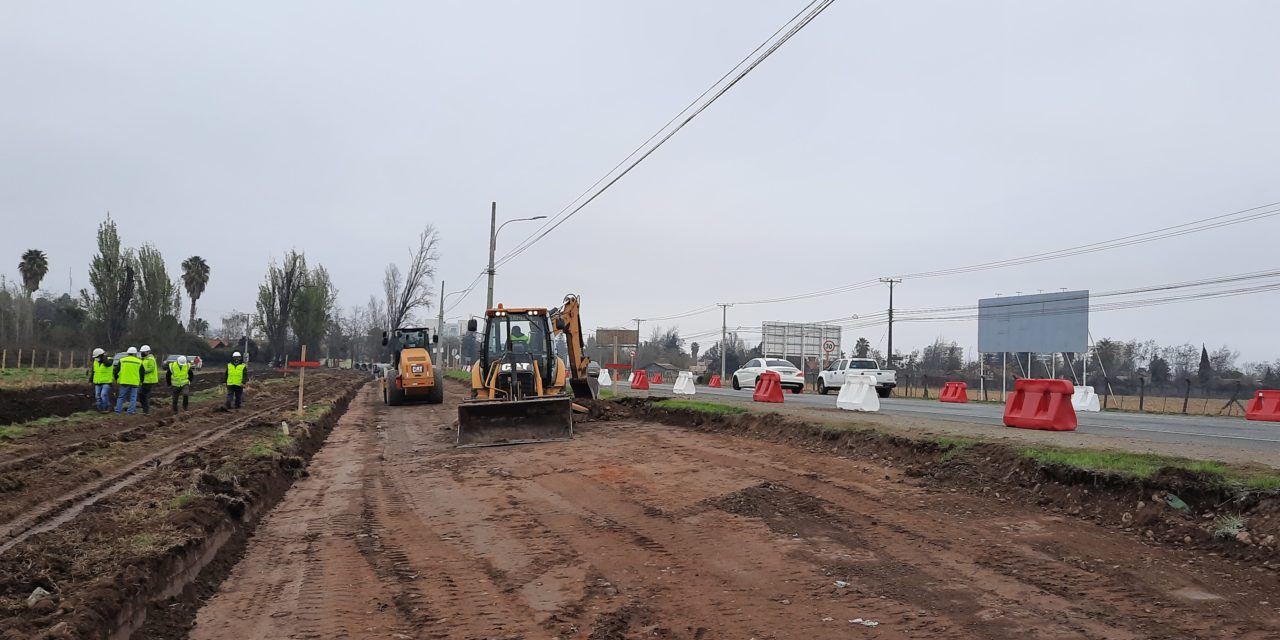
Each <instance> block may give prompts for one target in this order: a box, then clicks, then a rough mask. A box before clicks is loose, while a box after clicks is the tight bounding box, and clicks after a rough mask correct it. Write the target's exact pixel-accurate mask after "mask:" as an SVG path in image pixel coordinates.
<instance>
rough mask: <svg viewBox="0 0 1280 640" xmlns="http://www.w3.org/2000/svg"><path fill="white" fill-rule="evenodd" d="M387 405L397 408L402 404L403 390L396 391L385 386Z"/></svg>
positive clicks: (389, 386) (391, 387) (392, 387)
mask: <svg viewBox="0 0 1280 640" xmlns="http://www.w3.org/2000/svg"><path fill="white" fill-rule="evenodd" d="M387 404H389V405H391V406H393V407H398V406H400V405H402V404H404V389H397V388H395V387H394V386H391V385H388V386H387Z"/></svg>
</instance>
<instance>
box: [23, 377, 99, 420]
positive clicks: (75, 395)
mask: <svg viewBox="0 0 1280 640" xmlns="http://www.w3.org/2000/svg"><path fill="white" fill-rule="evenodd" d="M92 408H93V394H92V393H91V392H90V391H89V386H88V385H87V384H86V385H71V384H55V385H45V386H41V387H31V388H29V389H0V425H3V424H13V423H15V422H26V421H28V420H35V419H36V418H44V417H46V416H67V415H71V414H73V413H76V412H78V411H85V410H88V409H92Z"/></svg>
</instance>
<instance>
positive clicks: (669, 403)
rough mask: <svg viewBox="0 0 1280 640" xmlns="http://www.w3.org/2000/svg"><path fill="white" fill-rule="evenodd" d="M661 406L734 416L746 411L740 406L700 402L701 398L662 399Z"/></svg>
mask: <svg viewBox="0 0 1280 640" xmlns="http://www.w3.org/2000/svg"><path fill="white" fill-rule="evenodd" d="M662 406H663V407H666V408H668V409H687V410H690V411H701V412H703V413H710V414H714V415H720V416H735V415H739V414H743V413H747V410H746V409H743V408H742V407H735V406H733V405H728V404H718V403H715V402H702V401H701V400H682V399H680V398H672V399H666V400H662Z"/></svg>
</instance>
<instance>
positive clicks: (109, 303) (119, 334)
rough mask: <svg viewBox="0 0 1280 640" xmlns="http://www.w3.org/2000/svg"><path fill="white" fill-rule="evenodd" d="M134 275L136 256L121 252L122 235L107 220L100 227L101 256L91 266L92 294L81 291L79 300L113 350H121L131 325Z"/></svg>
mask: <svg viewBox="0 0 1280 640" xmlns="http://www.w3.org/2000/svg"><path fill="white" fill-rule="evenodd" d="M135 271H136V270H135V267H134V259H133V252H132V251H130V250H128V249H123V248H121V246H120V232H119V230H118V229H117V228H116V223H115V221H113V220H112V219H111V217H110V216H108V217H107V220H106V221H105V222H103V223H102V224H100V225H98V253H97V255H95V256H93V260H92V261H91V262H90V263H89V286H90V287H92V292H90V291H89V290H88V289H81V290H80V297H81V299H82V301H83V304H84V307H85V309H87V310H88V311H89V317H90V318H92V319H93V321H94V322H96V323H97V324H98V326H99V327H100V329H101V337H102V338H103V339H105V340H106V344H107V345H108V347H110V348H115V347H117V346H119V342H120V340H121V339H122V338H124V334H125V330H126V329H127V328H128V325H129V305H130V303H131V302H133V290H134V285H135V280H134V278H135Z"/></svg>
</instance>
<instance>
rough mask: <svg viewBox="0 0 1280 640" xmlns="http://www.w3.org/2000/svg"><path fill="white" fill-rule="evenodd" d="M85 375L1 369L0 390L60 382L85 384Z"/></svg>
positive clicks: (77, 371)
mask: <svg viewBox="0 0 1280 640" xmlns="http://www.w3.org/2000/svg"><path fill="white" fill-rule="evenodd" d="M86 376H87V374H86V373H85V370H84V369H82V368H76V369H3V370H0V389H21V388H24V387H39V386H42V385H46V384H57V383H60V382H85V381H86V379H87V377H86Z"/></svg>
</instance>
